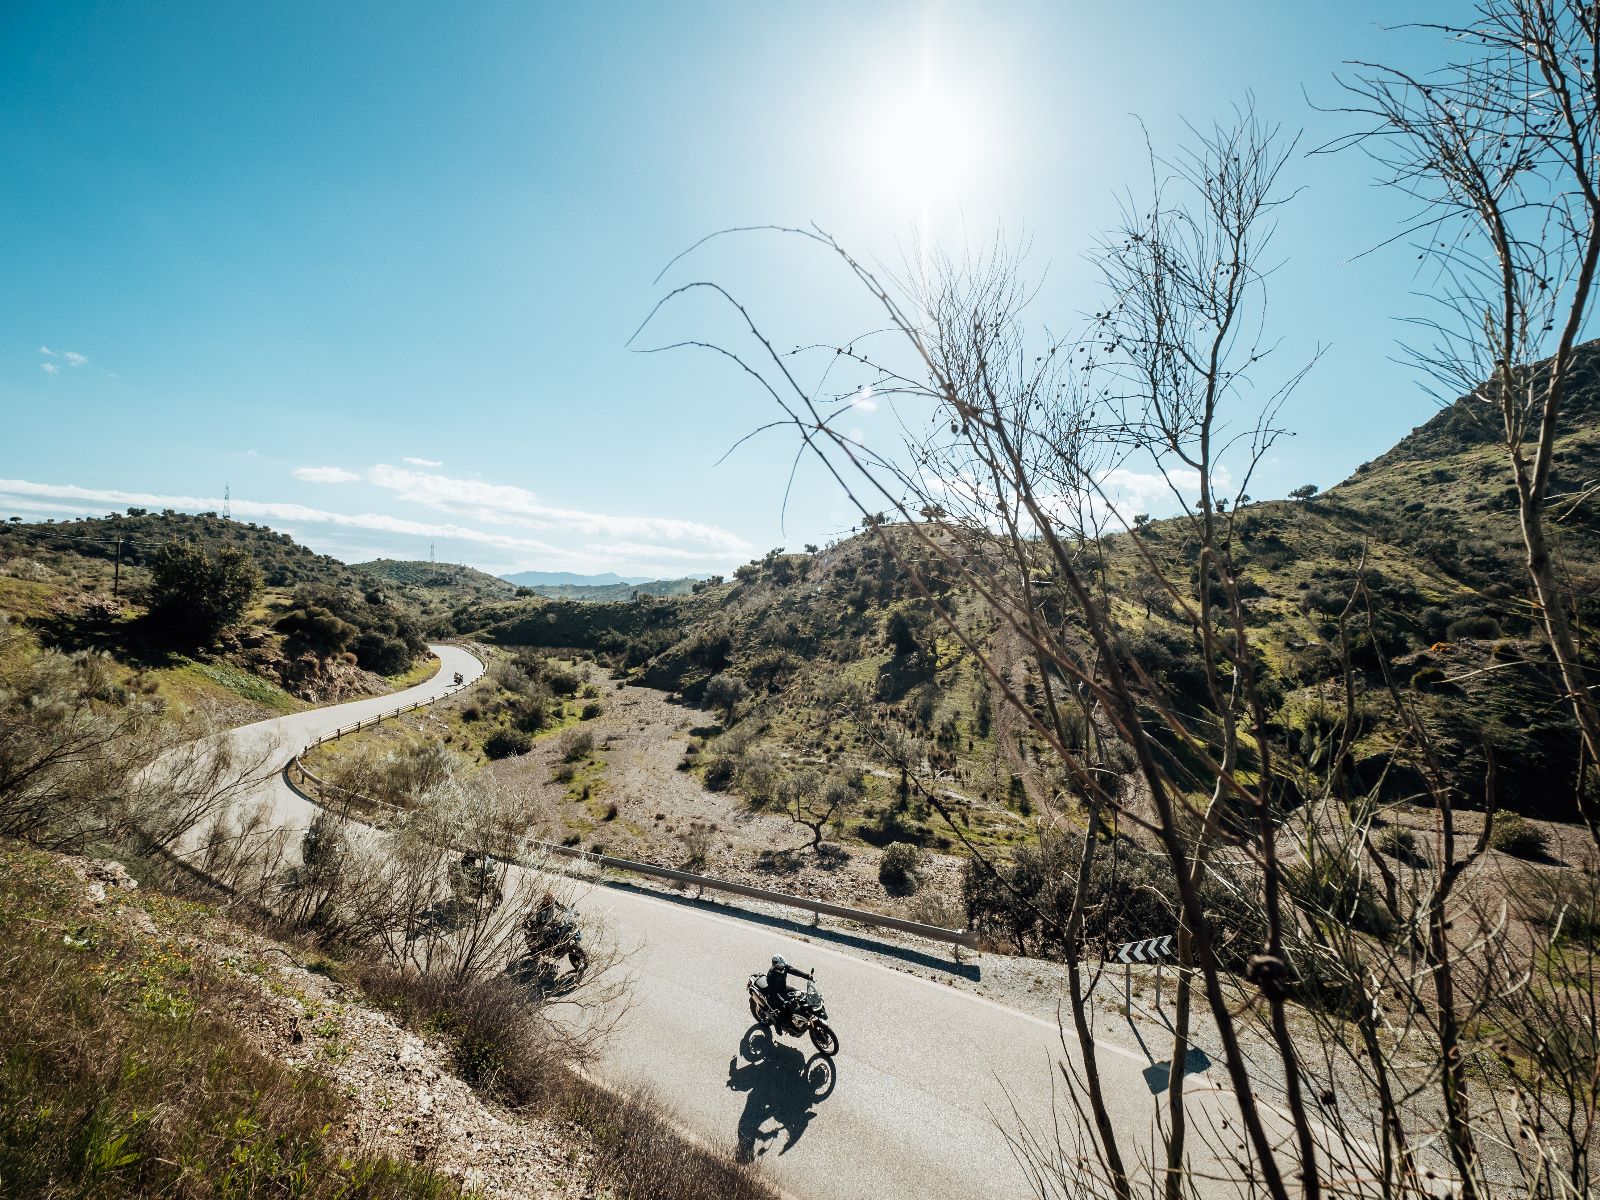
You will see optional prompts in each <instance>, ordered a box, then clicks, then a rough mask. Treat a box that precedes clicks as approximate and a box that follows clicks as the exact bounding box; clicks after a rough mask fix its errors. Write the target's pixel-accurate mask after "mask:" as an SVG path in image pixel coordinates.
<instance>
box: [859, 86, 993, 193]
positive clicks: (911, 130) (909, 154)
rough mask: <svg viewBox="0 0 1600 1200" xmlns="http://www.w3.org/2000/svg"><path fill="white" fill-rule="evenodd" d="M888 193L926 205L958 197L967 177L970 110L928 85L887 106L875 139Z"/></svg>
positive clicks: (970, 154)
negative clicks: (880, 130) (893, 105)
mask: <svg viewBox="0 0 1600 1200" xmlns="http://www.w3.org/2000/svg"><path fill="white" fill-rule="evenodd" d="M879 145H880V150H879V153H880V156H881V158H880V161H881V163H882V168H883V173H884V176H885V178H886V180H888V181H889V184H890V194H891V195H892V197H893V198H894V199H895V200H896V201H898V202H901V203H909V204H911V205H913V206H915V207H917V208H927V207H930V206H934V205H938V204H941V203H944V202H947V201H951V200H954V199H957V198H959V194H960V191H961V189H962V187H963V186H964V185H965V184H966V183H968V182H969V180H970V176H971V166H972V155H973V139H972V121H971V116H970V114H969V113H968V112H967V111H966V110H965V109H964V108H963V107H962V106H960V105H958V104H956V103H953V102H952V101H951V99H950V98H949V97H948V96H943V95H940V94H939V93H938V92H937V91H935V90H933V89H932V88H928V89H926V90H922V91H919V93H918V94H917V95H915V96H912V97H909V98H907V99H906V101H904V102H903V103H901V104H900V105H898V106H896V107H892V108H891V109H890V111H889V113H888V115H887V118H886V119H885V121H884V124H883V130H882V133H881V135H880V138H879Z"/></svg>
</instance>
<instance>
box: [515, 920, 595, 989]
mask: <svg viewBox="0 0 1600 1200" xmlns="http://www.w3.org/2000/svg"><path fill="white" fill-rule="evenodd" d="M527 939H528V953H527V955H526V957H525V961H526V962H527V963H528V964H530V965H531V966H533V967H535V968H536V970H537V973H538V974H541V975H550V976H553V975H554V974H555V964H556V963H558V962H559V961H561V959H563V958H565V959H566V960H567V962H568V963H570V964H571V965H572V977H573V980H574V981H576V980H577V979H578V978H580V977H582V975H583V973H584V972H585V971H587V970H588V969H589V952H588V951H587V950H585V949H584V948H583V930H582V929H580V928H579V927H578V922H577V920H576V919H574V918H573V917H572V916H571V915H570V914H569V913H568V912H565V911H563V912H562V913H560V914H559V915H557V916H555V917H553V918H552V919H551V920H550V921H549V922H548V923H547V924H545V925H543V926H537V925H535V926H529V927H528V928H527Z"/></svg>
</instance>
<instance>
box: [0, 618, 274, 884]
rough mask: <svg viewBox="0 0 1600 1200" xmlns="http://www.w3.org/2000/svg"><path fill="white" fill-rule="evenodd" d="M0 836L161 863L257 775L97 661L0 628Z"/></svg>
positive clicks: (210, 725)
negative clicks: (155, 857)
mask: <svg viewBox="0 0 1600 1200" xmlns="http://www.w3.org/2000/svg"><path fill="white" fill-rule="evenodd" d="M0 729H3V730H4V736H3V737H0V835H5V836H9V837H18V838H25V839H27V840H28V841H31V842H34V843H35V844H37V845H41V846H45V847H48V848H50V849H61V850H72V849H79V848H81V847H82V846H84V845H85V844H88V843H90V842H99V843H102V844H111V845H126V846H128V847H130V848H131V849H133V850H134V851H135V852H138V853H151V852H159V851H166V850H169V849H171V848H172V847H173V846H175V845H176V844H177V843H178V842H179V841H180V840H182V839H184V838H185V837H187V836H188V835H189V834H190V832H191V831H193V830H194V829H196V828H197V827H199V826H201V825H202V824H203V823H205V822H206V821H208V820H210V819H212V818H214V817H215V816H216V815H217V814H218V813H220V812H221V811H222V810H223V809H224V808H226V806H227V805H228V804H229V803H230V801H231V800H232V798H233V797H234V796H236V795H238V794H239V793H240V792H241V791H242V790H243V789H244V788H245V787H246V785H247V784H248V781H249V780H250V778H251V777H252V776H253V775H255V774H256V773H258V772H259V770H260V768H261V765H262V756H261V755H259V754H258V755H250V754H248V753H245V752H242V751H240V750H239V749H238V747H237V746H235V744H234V743H233V742H232V741H231V740H230V739H228V738H226V737H225V736H222V735H221V734H220V733H219V732H218V723H217V722H216V721H215V720H213V719H212V718H210V717H209V716H208V714H206V713H204V712H201V711H197V712H192V713H189V714H185V715H183V716H181V717H178V716H175V715H174V714H173V713H171V712H169V711H168V710H167V707H166V705H165V704H164V703H163V702H162V701H161V700H160V699H159V698H158V697H155V696H153V695H149V694H146V692H144V691H143V690H140V689H139V688H137V687H136V686H130V685H128V684H124V683H122V682H120V681H119V678H118V676H117V674H116V672H115V671H114V670H113V667H112V664H111V662H110V660H109V659H107V658H106V657H104V656H103V655H100V654H93V653H80V654H63V653H60V652H58V651H54V650H40V649H38V648H37V647H35V646H34V645H33V644H32V642H31V640H30V639H28V638H27V637H26V636H24V635H22V634H20V633H17V632H16V631H15V630H13V629H12V628H11V627H10V625H9V623H7V622H5V621H4V619H3V618H0Z"/></svg>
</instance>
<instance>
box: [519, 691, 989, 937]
mask: <svg viewBox="0 0 1600 1200" xmlns="http://www.w3.org/2000/svg"><path fill="white" fill-rule="evenodd" d="M590 671H591V680H592V682H594V683H595V684H596V685H597V686H598V687H599V688H600V689H601V700H602V703H603V704H604V706H605V711H604V712H603V713H602V714H601V715H600V716H599V717H596V718H595V719H593V720H591V721H586V722H584V723H583V725H582V726H581V727H578V728H581V729H583V730H586V731H587V732H589V733H590V735H591V736H592V737H593V739H594V743H595V748H596V749H595V754H594V756H593V760H592V762H591V763H589V764H587V765H585V764H581V763H580V764H578V770H577V773H576V774H575V775H574V778H573V780H572V781H570V782H559V781H557V779H556V777H555V776H556V771H557V769H558V768H559V767H560V766H561V765H562V759H563V753H564V747H565V745H566V742H565V741H564V736H565V735H559V734H558V735H555V736H553V737H546V738H542V739H541V740H540V741H538V742H536V743H535V745H534V748H533V750H532V751H531V752H530V753H528V754H526V755H523V756H521V757H519V758H515V759H509V760H506V761H503V762H500V763H496V764H494V765H493V766H491V767H489V768H488V771H489V773H490V774H491V776H495V777H499V778H502V779H504V780H506V781H508V782H512V781H514V782H515V783H516V784H517V785H519V786H521V787H527V788H535V789H537V795H538V796H539V797H540V798H541V799H542V800H543V801H544V802H546V803H547V804H548V806H549V809H550V811H551V812H552V813H553V814H554V818H555V819H554V821H553V822H552V824H551V826H550V829H549V834H550V836H551V837H552V840H557V841H560V840H567V841H572V840H573V839H574V837H576V843H575V844H578V845H581V846H582V847H584V848H585V849H590V848H597V847H598V848H600V849H602V850H603V852H604V853H606V854H609V855H612V856H614V857H618V858H632V859H635V860H637V861H642V862H649V863H652V864H654V865H656V866H666V867H685V866H686V864H687V863H688V862H689V860H690V858H691V844H692V842H693V841H694V839H695V837H696V833H695V831H696V830H699V831H703V832H702V833H701V834H700V835H699V836H700V837H701V838H702V839H703V841H702V845H703V848H704V852H705V862H704V865H703V866H700V867H699V868H698V869H699V870H700V871H701V872H702V873H704V874H708V875H714V876H716V877H718V878H721V879H730V880H733V881H735V882H740V883H748V884H752V885H754V886H758V887H764V888H771V889H773V890H775V891H783V892H791V893H795V894H798V895H802V896H808V897H812V898H814V899H819V900H828V901H832V902H833V903H836V904H849V905H854V906H857V907H862V908H869V909H874V910H880V911H886V912H893V913H895V914H897V915H901V916H911V917H913V919H918V920H929V921H931V922H932V923H936V924H942V923H945V922H947V921H955V922H957V923H959V914H958V911H957V908H956V906H955V903H954V902H955V899H956V896H957V895H958V892H959V873H960V866H959V860H958V859H956V858H953V857H951V856H949V855H938V854H930V855H929V858H928V869H927V871H926V874H925V882H924V885H923V887H922V888H921V889H920V891H919V894H918V896H916V897H911V898H905V899H900V898H895V897H892V896H890V895H889V894H888V893H887V892H886V891H885V890H884V887H883V884H882V883H880V882H879V880H878V862H879V859H880V858H881V852H880V851H879V850H878V849H877V848H876V847H873V846H869V845H866V844H864V843H861V842H858V841H851V842H850V843H849V844H848V845H842V844H840V843H838V842H836V841H833V840H832V839H831V838H830V839H829V840H827V841H825V842H824V844H823V847H822V850H821V852H820V853H819V852H814V851H812V850H810V849H809V848H808V847H809V844H810V840H811V836H810V832H809V830H807V829H805V828H804V827H802V826H800V825H797V824H795V823H794V822H793V821H791V820H790V819H789V818H788V817H786V816H785V815H784V814H783V813H782V812H779V811H774V810H756V809H753V808H751V807H750V806H749V805H748V804H747V803H746V802H745V801H744V800H743V799H742V798H741V797H739V796H737V795H733V794H730V793H726V792H713V791H709V790H707V789H706V788H705V787H704V786H703V785H702V784H701V782H700V778H699V776H698V775H697V774H695V773H694V772H693V771H690V770H687V769H685V768H684V752H685V750H686V749H687V748H688V745H689V742H690V740H691V737H692V736H693V734H694V731H695V730H703V729H707V728H709V727H712V726H713V725H714V724H715V718H714V717H713V716H712V714H710V713H708V712H705V711H704V710H702V709H698V708H695V707H692V706H690V705H686V704H683V703H681V702H679V701H675V700H673V699H671V698H669V697H668V695H667V694H666V693H665V692H661V691H658V690H656V689H654V688H646V687H637V686H634V685H632V684H626V685H623V686H620V687H619V686H618V685H617V683H615V682H613V681H611V680H610V679H609V678H608V677H607V676H606V674H605V673H604V672H602V671H600V670H598V669H595V668H593V667H591V668H590ZM585 784H587V785H588V786H587V790H588V794H587V796H585V795H584V794H583V792H584V785H585ZM613 806H614V808H613Z"/></svg>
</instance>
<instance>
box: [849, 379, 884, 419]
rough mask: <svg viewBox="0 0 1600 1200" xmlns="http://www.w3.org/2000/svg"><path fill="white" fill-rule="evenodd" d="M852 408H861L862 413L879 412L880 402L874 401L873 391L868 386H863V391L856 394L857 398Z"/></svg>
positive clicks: (852, 403) (851, 405)
mask: <svg viewBox="0 0 1600 1200" xmlns="http://www.w3.org/2000/svg"><path fill="white" fill-rule="evenodd" d="M850 407H851V408H859V409H860V410H861V411H862V412H869V413H871V412H877V411H878V402H877V401H876V400H875V399H873V396H872V389H871V388H870V387H868V386H867V385H866V384H862V385H861V390H860V391H859V392H857V393H856V398H855V400H854V401H852V402H851V404H850Z"/></svg>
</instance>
